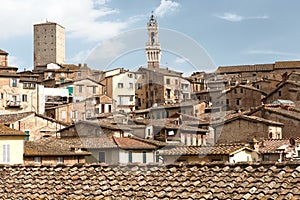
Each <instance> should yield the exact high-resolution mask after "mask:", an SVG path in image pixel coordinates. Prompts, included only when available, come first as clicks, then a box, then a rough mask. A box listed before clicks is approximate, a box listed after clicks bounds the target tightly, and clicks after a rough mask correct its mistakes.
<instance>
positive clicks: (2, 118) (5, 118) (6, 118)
mask: <svg viewBox="0 0 300 200" xmlns="http://www.w3.org/2000/svg"><path fill="white" fill-rule="evenodd" d="M32 114H34V112H23V113H14V114H2V115H0V123H2V124H10V123H14V122H16V121H19V120H20V119H23V118H25V117H28V116H30V115H32Z"/></svg>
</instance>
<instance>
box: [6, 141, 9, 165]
mask: <svg viewBox="0 0 300 200" xmlns="http://www.w3.org/2000/svg"><path fill="white" fill-rule="evenodd" d="M6 152H7V155H6V162H8V163H9V162H10V145H9V144H7V145H6Z"/></svg>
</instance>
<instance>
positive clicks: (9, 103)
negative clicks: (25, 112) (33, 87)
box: [6, 101, 21, 108]
mask: <svg viewBox="0 0 300 200" xmlns="http://www.w3.org/2000/svg"><path fill="white" fill-rule="evenodd" d="M6 106H7V107H9V108H20V107H21V102H20V101H7V103H6Z"/></svg>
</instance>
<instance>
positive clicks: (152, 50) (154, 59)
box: [146, 13, 161, 69]
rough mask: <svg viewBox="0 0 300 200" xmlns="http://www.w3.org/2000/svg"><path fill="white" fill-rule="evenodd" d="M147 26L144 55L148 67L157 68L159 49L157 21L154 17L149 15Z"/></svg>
mask: <svg viewBox="0 0 300 200" xmlns="http://www.w3.org/2000/svg"><path fill="white" fill-rule="evenodd" d="M147 28H148V41H147V42H146V56H147V62H148V68H149V69H159V63H160V57H161V49H160V43H159V41H158V23H157V20H156V17H155V16H154V15H153V13H152V15H151V17H150V19H149V22H148V23H147Z"/></svg>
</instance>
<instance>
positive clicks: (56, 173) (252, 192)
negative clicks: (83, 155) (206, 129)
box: [0, 162, 300, 199]
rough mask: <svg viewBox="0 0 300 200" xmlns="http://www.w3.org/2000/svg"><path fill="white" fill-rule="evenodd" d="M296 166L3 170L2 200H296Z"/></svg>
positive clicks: (299, 172)
mask: <svg viewBox="0 0 300 200" xmlns="http://www.w3.org/2000/svg"><path fill="white" fill-rule="evenodd" d="M299 164H300V163H297V162H295V163H291V162H288V163H274V162H264V163H235V164H225V163H211V164H204V163H194V164H187V165H183V164H174V165H162V166H161V165H123V166H107V165H104V164H101V165H100V164H94V165H81V164H77V165H72V166H70V165H69V166H68V165H56V166H51V165H42V166H24V165H12V166H8V165H1V166H0V172H1V176H0V182H1V183H2V184H0V197H1V198H2V199H299V198H300V189H299V184H300V166H299Z"/></svg>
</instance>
